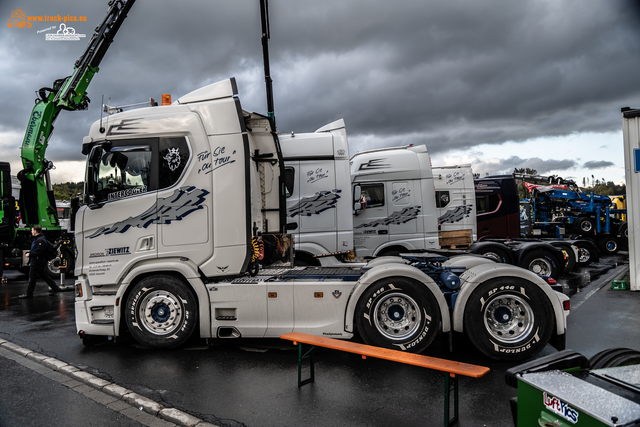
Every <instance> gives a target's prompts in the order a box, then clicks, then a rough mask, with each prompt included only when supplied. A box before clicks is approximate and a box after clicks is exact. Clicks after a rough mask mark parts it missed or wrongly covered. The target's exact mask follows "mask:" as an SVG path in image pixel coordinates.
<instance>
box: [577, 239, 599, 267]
mask: <svg viewBox="0 0 640 427" xmlns="http://www.w3.org/2000/svg"><path fill="white" fill-rule="evenodd" d="M589 243H590V242H579V241H578V242H574V243H573V244H574V245H575V246H577V247H578V258H577V259H576V265H577V266H578V267H586V266H588V265H589V264H591V263H592V262H593V261H594V260H595V259H596V255H597V254H596V253H595V249H594V247H593V245H592V244H589Z"/></svg>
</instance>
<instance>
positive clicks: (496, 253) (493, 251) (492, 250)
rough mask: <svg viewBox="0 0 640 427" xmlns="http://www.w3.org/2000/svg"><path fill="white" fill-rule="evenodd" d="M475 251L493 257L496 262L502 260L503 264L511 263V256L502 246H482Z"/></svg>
mask: <svg viewBox="0 0 640 427" xmlns="http://www.w3.org/2000/svg"><path fill="white" fill-rule="evenodd" d="M473 253H475V254H478V255H484V256H486V257H487V258H491V259H492V260H494V261H496V262H500V263H502V264H509V256H508V255H507V252H506V251H504V250H502V249H500V248H496V247H488V248H481V249H478V250H477V251H474V252H473Z"/></svg>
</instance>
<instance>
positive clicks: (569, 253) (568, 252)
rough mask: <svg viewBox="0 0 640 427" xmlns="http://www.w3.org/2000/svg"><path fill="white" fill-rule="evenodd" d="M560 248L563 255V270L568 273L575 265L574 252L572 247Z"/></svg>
mask: <svg viewBox="0 0 640 427" xmlns="http://www.w3.org/2000/svg"><path fill="white" fill-rule="evenodd" d="M560 250H562V254H563V255H564V257H565V264H564V272H565V273H569V272H571V271H573V269H574V268H575V266H576V253H575V252H574V251H573V248H565V247H563V248H561V249H560Z"/></svg>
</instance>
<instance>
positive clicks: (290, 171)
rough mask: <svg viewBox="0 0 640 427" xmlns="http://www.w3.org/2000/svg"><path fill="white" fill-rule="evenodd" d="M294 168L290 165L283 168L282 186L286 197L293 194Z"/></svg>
mask: <svg viewBox="0 0 640 427" xmlns="http://www.w3.org/2000/svg"><path fill="white" fill-rule="evenodd" d="M295 177H296V170H295V169H294V168H292V167H291V166H287V167H285V168H284V187H285V191H286V197H287V199H288V198H289V197H291V195H292V194H293V188H294V187H293V186H294V184H295V179H296V178H295Z"/></svg>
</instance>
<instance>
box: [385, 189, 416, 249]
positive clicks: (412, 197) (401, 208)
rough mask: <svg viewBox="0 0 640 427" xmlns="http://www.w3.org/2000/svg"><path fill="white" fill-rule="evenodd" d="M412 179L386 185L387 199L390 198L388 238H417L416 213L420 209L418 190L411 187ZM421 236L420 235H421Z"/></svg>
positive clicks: (392, 239) (399, 239) (400, 239)
mask: <svg viewBox="0 0 640 427" xmlns="http://www.w3.org/2000/svg"><path fill="white" fill-rule="evenodd" d="M413 184H414V181H400V182H392V183H391V185H388V186H387V191H389V194H387V200H390V201H391V203H390V207H389V212H390V217H389V220H388V221H389V235H390V240H391V241H394V240H398V241H402V240H410V239H415V238H417V237H418V236H417V233H418V215H419V214H420V213H421V211H422V206H420V203H416V202H419V198H418V199H417V198H416V194H420V193H419V192H416V191H414V189H413ZM421 237H422V236H421Z"/></svg>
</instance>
